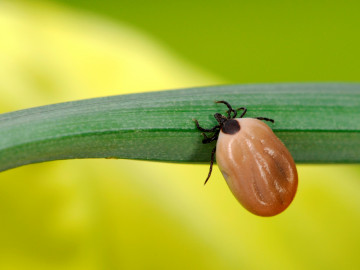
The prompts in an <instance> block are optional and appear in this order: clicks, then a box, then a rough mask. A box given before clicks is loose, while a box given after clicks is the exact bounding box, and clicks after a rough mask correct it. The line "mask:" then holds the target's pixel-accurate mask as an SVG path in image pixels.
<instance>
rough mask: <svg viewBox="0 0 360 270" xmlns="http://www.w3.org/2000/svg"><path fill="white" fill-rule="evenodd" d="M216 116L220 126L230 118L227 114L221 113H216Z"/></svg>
mask: <svg viewBox="0 0 360 270" xmlns="http://www.w3.org/2000/svg"><path fill="white" fill-rule="evenodd" d="M214 117H215V119H216V121H218V123H219V125H220V127H221V126H222V125H223V124H224V123H225V122H226V121H227V120H228V119H227V118H226V117H225V116H223V115H222V114H220V113H215V114H214Z"/></svg>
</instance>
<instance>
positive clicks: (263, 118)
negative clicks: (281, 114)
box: [256, 117, 275, 123]
mask: <svg viewBox="0 0 360 270" xmlns="http://www.w3.org/2000/svg"><path fill="white" fill-rule="evenodd" d="M256 119H259V120H264V121H269V122H271V123H275V121H274V119H270V118H266V117H256Z"/></svg>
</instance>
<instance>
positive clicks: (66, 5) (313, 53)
mask: <svg viewBox="0 0 360 270" xmlns="http://www.w3.org/2000/svg"><path fill="white" fill-rule="evenodd" d="M359 11H360V4H359V2H358V1H320V0H315V1H314V0H313V1H260V0H258V1H257V0H255V1H235V0H224V1H213V0H207V1H199V0H192V1H187V0H182V1H159V0H152V1H122V0H120V1H115V0H103V1H85V0H53V1H51V0H44V1H32V0H28V1H18V0H8V1H5V0H0V112H8V111H13V110H19V109H24V108H28V107H34V106H40V105H45V104H50V103H58V102H62V101H69V100H77V99H83V98H91V97H98V96H106V95H117V94H125V93H135V92H144V91H151V90H162V89H173V88H182V87H191V86H202V85H214V84H233V83H259V82H314V81H356V82H358V81H359V63H360V50H359V48H360V35H359V29H360V16H359ZM298 171H299V177H300V182H299V190H298V193H297V196H296V198H295V201H294V203H293V204H292V205H291V206H290V207H289V209H288V210H287V211H285V212H284V213H282V214H281V215H279V216H276V217H273V218H261V217H257V216H254V215H252V214H250V213H248V212H247V211H246V210H244V209H243V208H242V207H241V206H240V205H239V204H238V203H237V201H236V200H235V199H234V198H233V196H232V195H231V193H230V191H229V190H228V188H227V186H226V183H225V181H224V180H223V178H222V176H221V174H220V172H219V171H218V170H217V168H215V170H214V174H213V176H212V178H211V180H210V182H209V183H208V184H207V186H206V187H204V186H203V181H204V178H205V176H206V175H207V172H208V166H207V165H181V164H164V163H155V162H143V161H129V160H69V161H55V162H48V163H43V164H35V165H28V166H24V167H21V168H17V169H13V170H9V171H6V172H3V173H1V174H0V269H4V270H5V269H6V270H7V269H90V270H91V269H360V256H359V254H360V253H359V252H360V234H359V228H360V196H359V191H360V167H359V165H298Z"/></svg>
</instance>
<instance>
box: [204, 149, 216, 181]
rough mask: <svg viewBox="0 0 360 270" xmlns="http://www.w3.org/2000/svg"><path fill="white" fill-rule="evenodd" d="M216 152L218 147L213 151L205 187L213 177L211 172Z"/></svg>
mask: <svg viewBox="0 0 360 270" xmlns="http://www.w3.org/2000/svg"><path fill="white" fill-rule="evenodd" d="M215 152H216V146H215V147H214V149H213V150H212V151H211V160H210V169H209V174H208V176H207V178H206V180H205V183H204V185H205V184H206V183H207V181H208V180H209V178H210V176H211V172H212V167H213V164H214V158H215Z"/></svg>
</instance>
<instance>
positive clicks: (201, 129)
mask: <svg viewBox="0 0 360 270" xmlns="http://www.w3.org/2000/svg"><path fill="white" fill-rule="evenodd" d="M193 120H194V122H195V125H196V127H197V129H198V130H200V131H202V132H214V131H215V130H216V129H217V128H219V127H220V126H219V125H216V126H214V127H213V128H210V129H207V128H202V127H200V125H199V122H198V120H196V119H193Z"/></svg>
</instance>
